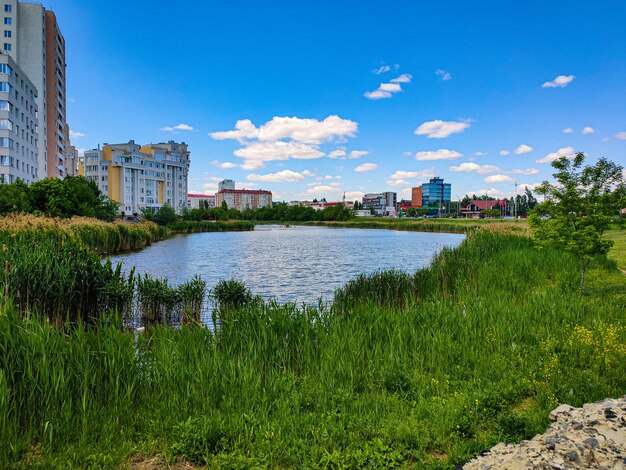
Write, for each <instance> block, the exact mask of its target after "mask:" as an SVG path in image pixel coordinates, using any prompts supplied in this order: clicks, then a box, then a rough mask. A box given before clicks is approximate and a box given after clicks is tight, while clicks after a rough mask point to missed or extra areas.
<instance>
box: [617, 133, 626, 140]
mask: <svg viewBox="0 0 626 470" xmlns="http://www.w3.org/2000/svg"><path fill="white" fill-rule="evenodd" d="M614 137H615V138H616V139H620V140H626V132H618V133H617V134H615V136H614Z"/></svg>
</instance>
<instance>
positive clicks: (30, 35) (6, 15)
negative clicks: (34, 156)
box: [0, 0, 69, 178]
mask: <svg viewBox="0 0 626 470" xmlns="http://www.w3.org/2000/svg"><path fill="white" fill-rule="evenodd" d="M0 15H2V20H0V29H1V30H2V33H1V34H0V44H1V45H2V46H1V47H0V49H2V51H3V52H5V53H7V54H9V55H11V57H12V58H13V59H14V60H15V61H16V62H17V64H18V65H19V66H20V68H21V69H22V71H23V72H24V73H25V74H26V75H27V76H28V78H29V79H30V80H31V82H32V83H33V85H34V86H35V87H36V89H37V101H36V104H37V108H38V122H39V126H38V127H39V137H40V138H39V141H38V144H37V150H38V152H37V153H38V162H37V177H38V178H45V177H64V176H66V174H67V170H66V158H67V153H68V150H69V141H68V136H67V133H66V101H67V100H66V89H65V85H66V83H65V67H66V63H65V39H64V38H63V35H62V34H61V30H60V29H59V25H58V23H57V20H56V16H55V14H54V12H52V11H49V10H46V9H45V8H44V7H43V6H42V5H40V4H35V3H25V2H19V1H17V0H4V1H2V2H0Z"/></svg>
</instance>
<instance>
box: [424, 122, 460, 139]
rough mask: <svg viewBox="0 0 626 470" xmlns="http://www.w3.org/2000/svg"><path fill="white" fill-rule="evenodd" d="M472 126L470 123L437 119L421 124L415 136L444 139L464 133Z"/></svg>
mask: <svg viewBox="0 0 626 470" xmlns="http://www.w3.org/2000/svg"><path fill="white" fill-rule="evenodd" d="M470 125H471V124H470V121H464V122H458V121H442V120H440V119H436V120H434V121H428V122H424V123H422V124H420V126H419V127H418V128H417V129H415V134H416V135H426V136H428V138H429V139H443V138H446V137H449V136H450V135H452V134H458V133H461V132H463V131H464V130H465V129H467V128H468V127H470Z"/></svg>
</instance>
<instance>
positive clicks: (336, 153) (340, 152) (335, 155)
mask: <svg viewBox="0 0 626 470" xmlns="http://www.w3.org/2000/svg"><path fill="white" fill-rule="evenodd" d="M345 156H346V151H345V150H333V151H332V152H330V153H329V154H328V158H339V157H345Z"/></svg>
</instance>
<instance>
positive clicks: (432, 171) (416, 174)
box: [389, 168, 435, 180]
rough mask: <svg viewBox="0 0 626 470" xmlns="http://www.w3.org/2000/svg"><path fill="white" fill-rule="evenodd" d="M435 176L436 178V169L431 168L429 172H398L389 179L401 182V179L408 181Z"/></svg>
mask: <svg viewBox="0 0 626 470" xmlns="http://www.w3.org/2000/svg"><path fill="white" fill-rule="evenodd" d="M434 176H435V169H434V168H429V169H427V170H421V171H402V170H398V171H396V172H395V173H394V174H392V175H391V176H389V178H391V179H392V180H401V179H406V178H420V179H425V178H433V177H434Z"/></svg>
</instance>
